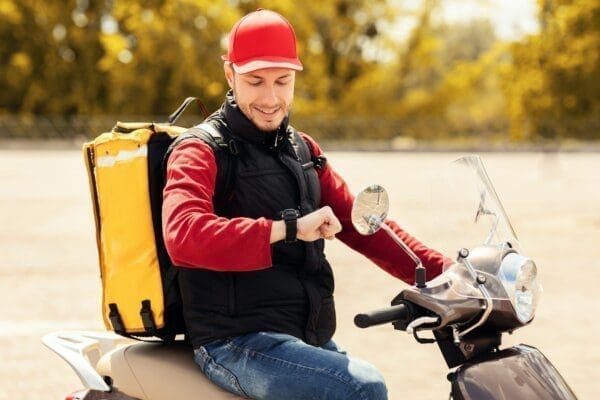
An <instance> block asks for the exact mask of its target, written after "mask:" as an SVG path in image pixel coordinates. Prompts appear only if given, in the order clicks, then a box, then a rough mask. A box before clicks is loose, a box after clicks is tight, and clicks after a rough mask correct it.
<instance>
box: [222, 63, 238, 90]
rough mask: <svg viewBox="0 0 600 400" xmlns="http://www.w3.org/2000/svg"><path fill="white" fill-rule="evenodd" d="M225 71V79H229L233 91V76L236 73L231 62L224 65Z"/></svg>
mask: <svg viewBox="0 0 600 400" xmlns="http://www.w3.org/2000/svg"><path fill="white" fill-rule="evenodd" d="M223 71H224V72H225V79H227V83H228V84H229V87H230V88H231V89H233V75H234V73H235V71H234V70H233V66H232V65H231V63H230V62H227V61H226V62H224V63H223Z"/></svg>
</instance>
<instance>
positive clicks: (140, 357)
mask: <svg viewBox="0 0 600 400" xmlns="http://www.w3.org/2000/svg"><path fill="white" fill-rule="evenodd" d="M96 370H97V371H98V373H99V374H100V375H101V376H104V377H106V376H108V377H110V378H111V379H112V382H113V387H115V388H117V389H118V390H119V391H121V392H123V393H125V394H127V395H128V396H132V397H136V398H139V399H141V400H179V399H181V400H184V399H185V400H191V399H206V400H232V399H241V397H238V396H236V395H233V394H231V393H229V392H226V391H225V390H223V389H221V388H219V387H218V386H216V385H214V384H213V383H212V382H210V381H209V380H208V379H207V378H206V377H205V376H204V374H202V371H200V367H198V366H197V365H196V364H195V363H194V358H193V352H192V349H191V348H190V346H189V345H184V344H172V345H164V344H161V343H134V344H130V345H127V346H123V347H119V348H117V349H114V350H112V351H111V352H109V353H106V354H105V355H104V356H103V357H102V358H101V359H100V361H99V362H98V364H97V365H96Z"/></svg>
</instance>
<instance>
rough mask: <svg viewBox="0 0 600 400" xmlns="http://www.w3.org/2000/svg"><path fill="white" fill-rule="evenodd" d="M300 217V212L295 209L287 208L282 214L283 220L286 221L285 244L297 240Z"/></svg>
mask: <svg viewBox="0 0 600 400" xmlns="http://www.w3.org/2000/svg"><path fill="white" fill-rule="evenodd" d="M299 216H300V211H298V210H296V209H295V208H286V209H285V210H283V211H282V212H281V218H282V219H283V220H284V221H285V243H293V242H295V241H296V240H297V238H296V234H297V233H298V217H299Z"/></svg>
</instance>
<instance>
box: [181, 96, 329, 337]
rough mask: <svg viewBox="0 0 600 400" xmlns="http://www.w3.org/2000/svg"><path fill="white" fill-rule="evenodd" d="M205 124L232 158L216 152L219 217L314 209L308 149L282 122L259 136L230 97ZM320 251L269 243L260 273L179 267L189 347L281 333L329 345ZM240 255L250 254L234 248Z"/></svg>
mask: <svg viewBox="0 0 600 400" xmlns="http://www.w3.org/2000/svg"><path fill="white" fill-rule="evenodd" d="M205 122H208V123H210V124H211V125H212V126H213V127H215V128H216V129H217V130H218V131H219V132H220V133H221V135H223V136H224V138H225V139H226V142H228V143H230V146H231V145H233V146H234V147H235V153H236V154H235V155H231V153H230V152H227V151H220V152H217V153H216V156H217V157H232V159H231V160H230V168H232V181H231V182H230V190H229V194H228V196H227V199H226V201H225V202H224V204H214V206H215V213H216V214H217V215H219V216H223V217H227V218H235V217H248V218H260V217H265V218H268V219H273V220H278V219H281V215H280V213H281V211H282V210H284V209H286V208H297V209H299V210H300V212H301V215H306V214H308V213H310V212H312V211H314V210H316V209H317V208H318V206H319V203H320V184H319V180H318V176H317V172H316V171H315V168H314V165H313V163H311V162H310V151H309V150H308V146H307V145H306V143H305V142H304V141H303V139H302V138H301V137H300V136H299V135H298V133H297V132H296V131H295V130H294V129H293V128H291V127H290V126H288V124H287V122H288V120H287V118H286V119H285V120H284V121H283V123H282V125H281V126H280V128H279V130H278V131H277V132H276V133H275V132H273V133H265V132H261V131H259V130H257V129H256V127H255V126H254V124H252V122H251V121H249V120H248V119H247V118H246V117H245V115H244V114H243V113H242V112H241V111H240V110H239V109H238V107H237V105H236V104H235V101H234V100H233V97H232V95H231V93H229V94H228V96H227V100H226V101H225V103H224V104H223V107H222V108H221V109H220V110H218V111H217V112H215V113H214V114H213V115H212V116H211V117H209V118H208V119H207V120H206V121H205ZM231 140H233V144H231V143H232V142H231ZM220 164H221V163H218V165H220ZM323 249H324V241H323V240H322V239H321V240H318V241H316V242H311V243H306V242H301V241H298V242H295V243H284V242H283V241H282V242H278V243H276V244H274V245H272V246H271V250H272V261H273V265H272V266H271V268H268V269H265V270H261V271H253V272H215V271H210V270H207V269H203V268H180V271H179V285H180V289H181V295H182V300H183V311H184V317H185V322H186V326H187V330H188V333H189V336H190V340H191V342H192V344H193V346H194V347H198V346H201V345H203V344H206V343H208V342H210V341H212V340H215V339H221V338H224V337H229V336H236V335H241V334H244V333H249V332H258V331H271V332H281V333H287V334H290V335H293V336H295V337H298V338H300V339H302V340H304V341H305V342H307V343H310V344H313V345H323V344H325V343H327V342H328V341H329V340H330V339H331V337H332V336H333V333H334V331H335V307H334V302H333V289H334V282H333V273H332V271H331V267H330V265H329V263H328V262H327V260H326V259H325V255H324V253H323ZM246 250H250V251H251V249H244V248H240V249H236V251H239V252H242V253H243V252H244V251H246ZM200 267H201V266H200Z"/></svg>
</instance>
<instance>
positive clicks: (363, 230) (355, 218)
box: [351, 185, 390, 235]
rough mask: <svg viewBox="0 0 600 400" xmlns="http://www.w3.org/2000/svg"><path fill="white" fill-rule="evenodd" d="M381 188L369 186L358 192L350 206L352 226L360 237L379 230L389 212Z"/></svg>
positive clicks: (384, 193) (386, 200) (385, 197)
mask: <svg viewBox="0 0 600 400" xmlns="http://www.w3.org/2000/svg"><path fill="white" fill-rule="evenodd" d="M389 205H390V202H389V199H388V195H387V192H386V190H385V189H384V188H383V186H379V185H371V186H369V187H367V188H366V189H364V190H363V191H362V192H360V193H359V194H358V195H357V196H356V198H355V199H354V204H353V205H352V214H351V217H352V225H354V228H355V229H356V230H357V231H358V233H360V234H361V235H372V234H374V233H375V232H377V231H378V230H379V228H381V225H382V224H383V222H384V221H385V218H386V217H387V214H388V210H389Z"/></svg>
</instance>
